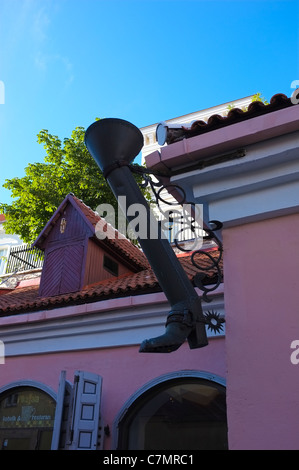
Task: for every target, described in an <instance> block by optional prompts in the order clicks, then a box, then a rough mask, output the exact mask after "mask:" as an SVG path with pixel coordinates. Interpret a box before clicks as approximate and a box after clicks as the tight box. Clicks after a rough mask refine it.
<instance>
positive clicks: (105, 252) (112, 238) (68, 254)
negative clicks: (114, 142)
mask: <svg viewBox="0 0 299 470" xmlns="http://www.w3.org/2000/svg"><path fill="white" fill-rule="evenodd" d="M98 231H102V232H105V234H106V237H105V238H104V239H103V237H102V236H101V237H98V236H97V232H98ZM33 245H34V246H36V247H38V248H40V249H41V250H43V251H44V252H45V261H44V265H43V270H42V275H41V281H40V288H39V296H41V297H47V296H54V295H60V294H66V293H70V292H77V291H79V290H82V289H83V288H84V287H86V286H87V285H90V284H93V283H95V282H99V281H103V280H108V279H114V278H116V277H118V276H122V275H125V274H129V273H135V272H138V271H141V270H143V269H144V268H145V267H148V262H147V260H146V258H145V256H144V255H143V253H142V252H141V251H140V250H139V249H138V248H137V247H136V246H134V245H133V244H132V243H131V242H130V241H129V240H128V239H127V238H125V237H124V236H123V235H121V234H120V233H119V232H118V231H117V230H115V229H114V228H113V227H111V226H110V225H109V224H107V222H105V220H104V219H101V218H100V217H99V215H98V214H97V213H96V212H94V211H92V210H91V209H90V208H89V207H87V206H86V205H85V204H84V203H83V202H82V201H80V200H79V199H78V198H77V197H75V196H74V195H73V194H71V193H70V194H68V195H67V196H66V198H65V199H64V201H63V202H62V203H61V204H60V206H59V207H58V209H57V210H56V211H55V213H54V214H53V216H52V217H51V219H50V220H49V222H48V223H47V224H46V226H45V227H44V229H43V230H42V232H41V233H40V235H39V236H38V238H37V239H36V240H35V242H34V244H33Z"/></svg>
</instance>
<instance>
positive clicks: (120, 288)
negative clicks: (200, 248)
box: [0, 250, 218, 316]
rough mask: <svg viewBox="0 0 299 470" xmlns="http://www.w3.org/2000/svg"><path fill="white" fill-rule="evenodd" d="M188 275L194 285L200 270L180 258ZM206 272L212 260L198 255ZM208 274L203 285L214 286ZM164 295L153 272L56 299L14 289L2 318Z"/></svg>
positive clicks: (2, 302)
mask: <svg viewBox="0 0 299 470" xmlns="http://www.w3.org/2000/svg"><path fill="white" fill-rule="evenodd" d="M209 254H210V255H212V256H213V257H218V251H217V250H215V251H210V252H209ZM179 260H180V262H181V263H182V265H183V267H184V269H185V272H186V273H187V275H188V277H189V279H190V280H191V281H192V280H193V279H194V276H195V274H196V273H198V272H199V271H200V270H199V269H197V268H196V267H194V265H193V264H192V262H191V256H190V255H189V256H184V257H180V258H179ZM199 260H200V265H201V266H202V267H203V268H204V270H205V269H206V268H207V267H208V266H210V264H211V260H210V259H209V258H207V257H205V256H204V255H198V259H197V262H198V263H199ZM204 272H205V279H204V280H203V283H204V284H213V282H214V281H215V270H211V273H207V272H206V271H204ZM157 291H161V288H160V286H159V284H158V281H157V279H156V277H155V275H154V273H153V271H152V269H151V268H149V269H144V270H142V271H140V272H137V273H134V274H126V275H123V276H120V277H117V278H114V279H112V280H111V279H108V280H105V281H101V282H98V283H94V284H92V285H89V286H86V287H84V288H83V289H82V290H80V291H78V292H72V293H69V294H63V295H56V296H52V297H39V296H38V286H30V287H24V288H19V289H15V290H13V291H11V292H9V293H7V294H5V295H2V296H0V316H6V315H14V314H18V313H23V312H30V311H34V310H39V309H53V308H57V307H62V306H67V305H74V304H79V303H84V302H96V301H100V300H105V299H107V298H115V297H126V296H129V295H140V294H144V293H150V292H157Z"/></svg>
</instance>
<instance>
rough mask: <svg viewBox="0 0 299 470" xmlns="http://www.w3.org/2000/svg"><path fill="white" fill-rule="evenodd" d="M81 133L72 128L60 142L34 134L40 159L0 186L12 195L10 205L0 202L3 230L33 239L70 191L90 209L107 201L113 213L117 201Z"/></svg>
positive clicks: (54, 137) (48, 136)
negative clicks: (41, 150)
mask: <svg viewBox="0 0 299 470" xmlns="http://www.w3.org/2000/svg"><path fill="white" fill-rule="evenodd" d="M84 134H85V129H84V128H83V127H76V128H75V130H74V131H73V132H72V134H71V137H70V138H65V139H64V141H63V142H62V141H61V140H60V139H59V138H58V137H57V136H55V135H51V134H49V132H48V131H47V130H42V131H41V132H40V133H39V134H38V135H37V141H38V142H39V143H40V144H43V146H44V149H45V150H46V153H47V155H46V156H45V158H44V162H43V163H29V164H28V166H27V167H26V168H25V176H24V177H22V178H17V177H16V178H12V179H9V180H6V181H5V183H4V185H3V186H4V187H5V188H7V189H9V190H10V191H11V195H12V198H13V202H12V203H11V204H1V203H0V212H3V213H4V214H5V218H6V221H5V231H6V233H17V234H18V235H19V236H20V237H21V239H22V240H23V241H24V242H26V243H31V242H33V241H34V240H35V239H36V238H37V236H38V235H39V233H40V232H41V230H42V229H43V227H44V226H45V225H46V223H47V222H48V220H49V219H50V217H51V216H52V214H53V213H54V212H55V210H56V209H57V207H58V206H59V205H60V203H61V202H62V201H63V199H64V198H65V196H66V195H67V194H69V193H70V192H71V193H74V195H75V196H77V197H78V198H79V199H82V201H83V202H84V203H85V204H86V205H87V206H89V207H91V208H92V209H93V210H96V207H97V206H98V205H99V204H101V203H109V204H111V205H112V206H113V207H114V209H115V211H116V213H117V201H116V200H115V197H114V195H113V193H112V191H111V189H110V187H109V185H108V184H107V182H106V180H105V178H104V176H103V174H102V172H101V170H100V169H99V167H98V166H97V164H96V163H95V161H94V160H93V158H92V157H91V156H90V154H89V152H88V150H87V149H86V146H85V144H84ZM136 179H137V181H140V180H141V177H140V176H138V175H137V176H136ZM143 192H144V194H145V196H146V197H148V194H147V192H146V191H145V190H143Z"/></svg>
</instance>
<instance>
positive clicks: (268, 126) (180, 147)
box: [145, 105, 299, 171]
mask: <svg viewBox="0 0 299 470" xmlns="http://www.w3.org/2000/svg"><path fill="white" fill-rule="evenodd" d="M298 129H299V106H296V105H294V106H291V107H288V108H284V109H281V110H278V111H273V112H271V113H268V114H264V115H261V116H256V117H252V118H251V119H248V120H246V121H243V122H239V123H235V124H231V125H229V126H226V127H222V128H220V129H216V130H211V131H210V132H206V133H204V134H202V135H198V136H195V137H190V138H188V139H186V138H185V139H183V140H181V141H179V142H175V143H173V144H170V145H167V146H165V147H162V148H161V149H160V151H157V150H156V151H155V152H153V153H151V154H149V155H147V156H146V157H145V161H146V166H147V167H148V168H150V169H155V170H161V171H163V170H164V171H165V167H166V168H168V169H174V168H177V167H187V166H189V165H191V164H194V163H196V162H200V161H204V159H205V158H208V157H210V156H211V155H217V154H223V153H225V152H229V151H232V150H236V149H238V148H241V147H244V146H247V145H251V144H255V143H258V142H261V141H264V140H268V139H271V138H274V137H278V136H281V135H285V134H288V133H291V132H295V131H298Z"/></svg>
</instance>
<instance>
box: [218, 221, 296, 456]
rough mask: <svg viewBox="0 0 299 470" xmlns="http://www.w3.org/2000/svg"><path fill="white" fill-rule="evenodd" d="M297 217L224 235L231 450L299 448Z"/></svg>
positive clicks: (264, 223) (231, 231) (245, 226)
mask: <svg viewBox="0 0 299 470" xmlns="http://www.w3.org/2000/svg"><path fill="white" fill-rule="evenodd" d="M298 233H299V214H293V215H289V216H285V217H277V218H273V219H269V220H266V221H263V222H256V223H251V224H247V225H243V226H240V227H234V228H231V229H227V230H225V231H223V239H224V244H225V262H224V275H225V308H226V355H227V406H228V429H229V443H230V449H265V448H266V449H272V450H279V449H293V450H294V449H298V448H299V432H298V431H299V424H298V423H299V396H298V386H299V375H298V369H297V368H298V366H297V368H296V365H294V364H292V362H291V360H290V356H291V353H292V350H291V349H290V346H291V343H292V341H293V340H295V339H297V338H298V305H299V290H298V281H297V279H298V275H297V274H298V266H299V252H298V249H297V246H298Z"/></svg>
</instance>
